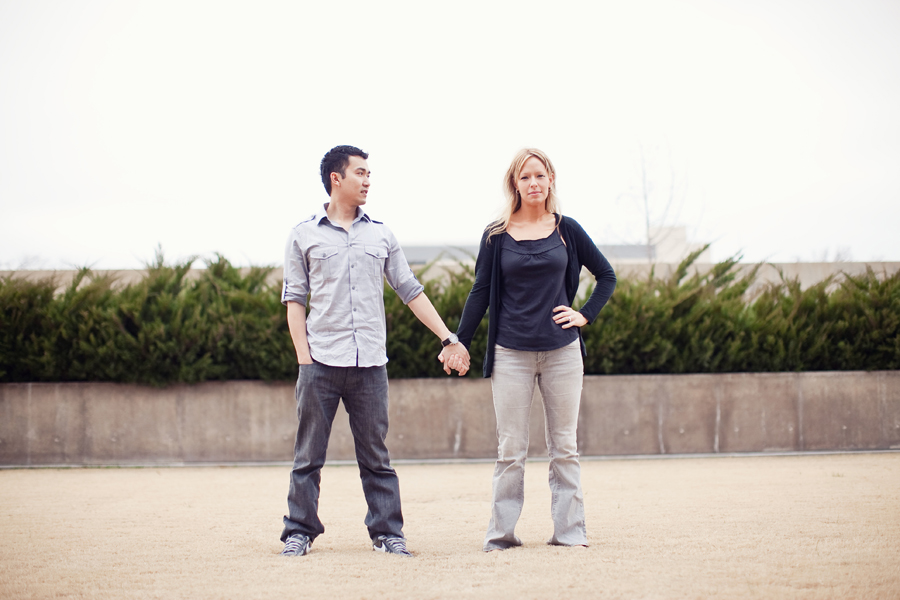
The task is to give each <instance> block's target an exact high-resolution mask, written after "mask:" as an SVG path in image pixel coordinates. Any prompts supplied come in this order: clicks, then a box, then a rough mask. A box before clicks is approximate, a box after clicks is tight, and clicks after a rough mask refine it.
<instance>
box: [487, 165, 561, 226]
mask: <svg viewBox="0 0 900 600" xmlns="http://www.w3.org/2000/svg"><path fill="white" fill-rule="evenodd" d="M532 156H533V157H535V158H536V159H538V160H539V161H541V163H542V164H543V165H544V168H545V169H547V174H548V175H550V178H551V182H550V191H549V192H548V193H547V200H546V201H545V202H544V208H546V209H547V211H549V212H551V213H559V197H558V196H557V195H556V169H554V168H553V163H552V162H550V158H549V157H548V156H547V155H546V154H544V153H543V152H541V151H540V150H538V149H537V148H523V149H522V150H519V152H518V153H517V154H516V155H515V156H514V157H513V160H512V163H510V165H509V169H507V170H506V176H505V177H504V179H503V192H504V195H505V196H506V203H505V204H504V206H503V214H502V215H501V217H500V218H499V219H497V220H496V221H494V222H493V223H491V224H490V225H488V241H490V239H491V237H493V236H495V235H497V234H498V233H503V232H504V231H506V228H507V227H508V226H509V220H510V219H511V218H512V216H513V214H514V213H515V212H516V211H517V210H519V209H520V208H521V207H522V198H521V197H519V190H518V189H517V188H516V181H518V179H519V174H520V173H521V172H522V167H523V166H524V165H525V161H527V160H528V159H529V158H531V157H532Z"/></svg>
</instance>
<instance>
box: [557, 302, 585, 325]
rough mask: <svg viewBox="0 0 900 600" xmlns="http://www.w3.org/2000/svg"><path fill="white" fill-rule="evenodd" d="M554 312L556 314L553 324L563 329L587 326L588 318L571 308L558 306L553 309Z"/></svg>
mask: <svg viewBox="0 0 900 600" xmlns="http://www.w3.org/2000/svg"><path fill="white" fill-rule="evenodd" d="M553 312H555V313H556V314H555V315H553V322H554V323H556V324H557V325H562V328H563V329H568V328H569V327H584V326H585V325H587V317H585V316H584V315H583V314H581V313H580V312H578V311H577V310H575V309H574V308H572V307H571V306H557V307H556V308H554V309H553Z"/></svg>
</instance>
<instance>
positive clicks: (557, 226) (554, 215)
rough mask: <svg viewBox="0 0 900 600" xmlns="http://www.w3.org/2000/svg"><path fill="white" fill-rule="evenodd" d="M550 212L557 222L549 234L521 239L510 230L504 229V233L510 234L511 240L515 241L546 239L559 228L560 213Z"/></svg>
mask: <svg viewBox="0 0 900 600" xmlns="http://www.w3.org/2000/svg"><path fill="white" fill-rule="evenodd" d="M550 214H552V215H553V218H554V220H555V221H556V222H555V223H554V225H553V229H551V230H550V232H549V233H548V234H547V235H545V236H544V237H541V238H526V239H521V240H520V239H517V238H514V237H513V236H512V234H511V233H510V232H509V230H506V231H504V232H503V233H505V234H506V235H508V236H509V239H511V240H512V241H514V242H539V241H541V240H546V239H548V238H549V237H550V236H552V235H553V232H554V231H557V230H558V229H559V220H560V217H559V215H558V214H556V213H550Z"/></svg>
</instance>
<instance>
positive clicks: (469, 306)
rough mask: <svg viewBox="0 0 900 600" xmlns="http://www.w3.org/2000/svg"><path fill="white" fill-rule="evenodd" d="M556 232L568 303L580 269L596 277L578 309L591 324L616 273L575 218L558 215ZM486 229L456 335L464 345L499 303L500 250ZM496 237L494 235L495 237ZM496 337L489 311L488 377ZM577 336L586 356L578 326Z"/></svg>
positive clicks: (606, 295) (494, 321) (573, 294)
mask: <svg viewBox="0 0 900 600" xmlns="http://www.w3.org/2000/svg"><path fill="white" fill-rule="evenodd" d="M556 218H557V223H558V224H559V232H560V234H561V235H562V238H563V240H565V242H566V252H567V253H568V255H569V263H568V265H567V266H566V278H565V281H566V298H568V300H569V305H570V306H571V305H572V302H574V301H575V295H576V294H577V293H578V283H579V278H580V276H581V268H582V267H587V268H588V270H589V271H590V272H591V274H592V275H593V276H594V278H595V279H596V280H597V284H596V286H594V291H593V293H591V297H590V298H588V301H587V302H585V303H584V306H582V307H581V309H580V310H579V311H578V312H580V313H581V314H582V315H584V317H585V318H586V319H587V322H588V323H589V324H590V323H592V322H593V321H594V319H596V318H597V314H598V313H599V312H600V309H601V308H603V306H604V305H605V304H606V301H607V300H609V297H610V296H612V293H613V290H614V289H616V274H615V272H614V271H613V268H612V266H611V265H610V264H609V261H608V260H606V257H605V256H603V254H602V253H601V252H600V250H598V249H597V246H596V244H594V242H593V241H592V240H591V238H590V236H588V234H587V233H585V231H584V229H582V227H581V225H579V224H578V222H577V221H575V219H572V218H569V217H563V216H561V215H557V217H556ZM489 229H490V227H488V228H487V229H485V231H484V235H482V237H481V245H480V247H479V248H478V258H477V259H476V260H475V283H474V284H473V285H472V290H471V291H470V292H469V297H468V298H467V299H466V306H465V308H463V313H462V318H461V319H460V322H459V329H458V330H457V332H456V335H457V336H458V337H459V341H461V342H462V343H463V344H464V345H465V346H466V348H468V347H469V346H471V344H472V337H473V336H474V335H475V330H476V329H477V328H478V325H479V324H480V323H481V319H483V318H484V313H485V312H488V307H490V306H495V307H496V306H498V305H499V303H500V253H499V252H497V248H498V244H496V243H495V241H496V239H492V240H491V241H490V242H488V236H487V234H488V230H489ZM494 238H496V236H494ZM496 339H497V319H491V318H490V313H489V312H488V347H487V352H485V354H484V376H485V377H490V376H491V370H492V369H493V366H494V345H495V344H496ZM578 339H579V340H580V341H581V354H582V356H587V350H586V349H585V347H584V340H583V339H582V338H581V329H579V330H578Z"/></svg>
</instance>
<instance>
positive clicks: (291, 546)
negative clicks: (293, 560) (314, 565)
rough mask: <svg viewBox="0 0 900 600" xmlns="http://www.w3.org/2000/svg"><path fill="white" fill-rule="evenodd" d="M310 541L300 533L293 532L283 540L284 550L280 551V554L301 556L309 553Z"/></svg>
mask: <svg viewBox="0 0 900 600" xmlns="http://www.w3.org/2000/svg"><path fill="white" fill-rule="evenodd" d="M310 546H312V542H311V541H310V540H309V538H308V537H307V536H305V535H303V534H302V533H295V534H294V535H292V536H290V537H289V538H288V539H287V540H285V542H284V550H282V551H281V555H282V556H303V555H305V554H308V553H309V547H310Z"/></svg>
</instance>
